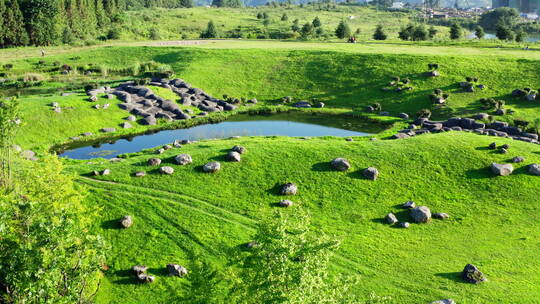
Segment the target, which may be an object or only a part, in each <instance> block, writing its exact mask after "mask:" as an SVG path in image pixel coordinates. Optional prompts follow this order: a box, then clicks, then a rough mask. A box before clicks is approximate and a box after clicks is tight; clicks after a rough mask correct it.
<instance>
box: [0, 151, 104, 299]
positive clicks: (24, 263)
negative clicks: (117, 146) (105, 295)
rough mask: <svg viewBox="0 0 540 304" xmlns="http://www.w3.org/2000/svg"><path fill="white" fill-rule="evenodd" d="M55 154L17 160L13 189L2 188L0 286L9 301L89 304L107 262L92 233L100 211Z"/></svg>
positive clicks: (99, 241)
mask: <svg viewBox="0 0 540 304" xmlns="http://www.w3.org/2000/svg"><path fill="white" fill-rule="evenodd" d="M62 171H63V166H62V163H61V161H60V160H59V159H58V158H56V157H55V156H54V157H52V156H48V157H43V158H41V160H40V161H39V162H30V161H26V160H17V172H16V174H15V176H14V183H15V184H16V187H14V189H15V190H14V191H5V189H0V223H2V225H1V226H0V282H2V284H3V285H4V286H3V287H5V288H3V289H4V290H3V294H2V296H3V300H4V301H6V303H87V302H88V301H89V299H88V297H89V296H91V295H92V294H94V293H95V291H96V289H97V286H98V280H99V275H98V273H99V269H100V268H101V265H102V262H103V256H102V255H101V254H100V252H101V251H102V248H103V243H102V241H101V238H99V237H98V236H95V235H92V234H91V233H89V232H88V230H89V228H90V226H91V225H92V224H93V223H94V220H95V219H96V212H95V211H92V210H90V209H88V208H86V207H85V206H84V205H83V203H82V199H83V197H84V194H85V192H84V190H83V189H82V188H80V187H76V185H75V184H74V180H73V177H71V176H67V175H64V174H63V173H62Z"/></svg>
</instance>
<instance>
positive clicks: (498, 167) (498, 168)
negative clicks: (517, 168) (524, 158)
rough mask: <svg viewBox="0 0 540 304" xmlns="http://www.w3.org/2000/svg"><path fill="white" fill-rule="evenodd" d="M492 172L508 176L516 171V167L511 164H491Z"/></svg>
mask: <svg viewBox="0 0 540 304" xmlns="http://www.w3.org/2000/svg"><path fill="white" fill-rule="evenodd" d="M491 171H492V172H493V173H495V174H496V175H499V176H508V175H510V174H512V171H514V166H512V165H511V164H497V163H492V164H491Z"/></svg>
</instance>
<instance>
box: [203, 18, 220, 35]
mask: <svg viewBox="0 0 540 304" xmlns="http://www.w3.org/2000/svg"><path fill="white" fill-rule="evenodd" d="M201 38H207V39H208V38H219V34H218V31H217V28H216V26H215V25H214V22H213V21H210V22H208V25H207V26H206V30H205V31H204V32H202V33H201Z"/></svg>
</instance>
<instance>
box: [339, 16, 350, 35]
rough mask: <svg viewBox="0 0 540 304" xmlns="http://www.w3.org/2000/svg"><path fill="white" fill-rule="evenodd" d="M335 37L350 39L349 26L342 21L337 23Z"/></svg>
mask: <svg viewBox="0 0 540 304" xmlns="http://www.w3.org/2000/svg"><path fill="white" fill-rule="evenodd" d="M336 36H337V37H338V38H339V39H343V38H349V37H351V29H350V27H349V24H347V22H345V21H343V20H342V21H340V22H339V24H338V26H337V28H336Z"/></svg>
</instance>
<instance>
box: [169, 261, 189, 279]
mask: <svg viewBox="0 0 540 304" xmlns="http://www.w3.org/2000/svg"><path fill="white" fill-rule="evenodd" d="M167 270H168V271H169V275H170V276H176V277H183V276H185V275H186V274H187V273H188V271H187V269H186V268H185V267H183V266H180V265H178V264H167Z"/></svg>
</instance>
